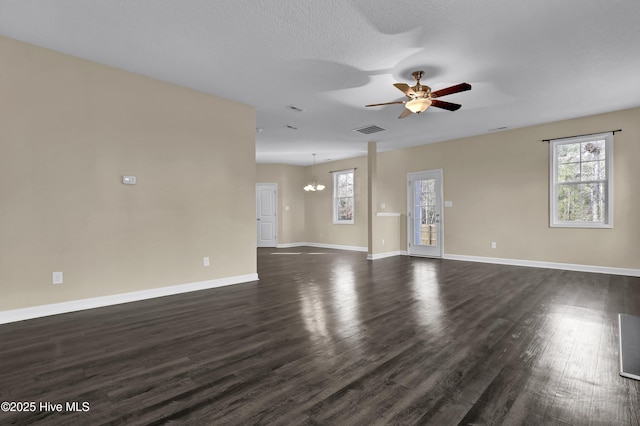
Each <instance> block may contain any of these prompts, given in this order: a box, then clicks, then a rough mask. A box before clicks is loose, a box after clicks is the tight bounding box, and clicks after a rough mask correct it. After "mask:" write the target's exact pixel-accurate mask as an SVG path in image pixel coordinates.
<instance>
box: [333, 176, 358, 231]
mask: <svg viewBox="0 0 640 426" xmlns="http://www.w3.org/2000/svg"><path fill="white" fill-rule="evenodd" d="M354 172H355V169H349V170H340V171H338V172H333V223H334V224H353V223H354V218H355V187H354Z"/></svg>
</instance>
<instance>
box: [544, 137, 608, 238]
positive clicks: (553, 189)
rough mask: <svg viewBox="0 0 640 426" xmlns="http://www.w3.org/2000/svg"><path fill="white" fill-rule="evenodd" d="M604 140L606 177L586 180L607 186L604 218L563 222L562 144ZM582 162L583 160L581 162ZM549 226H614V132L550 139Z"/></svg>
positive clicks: (606, 227)
mask: <svg viewBox="0 0 640 426" xmlns="http://www.w3.org/2000/svg"><path fill="white" fill-rule="evenodd" d="M600 140H604V141H605V142H604V144H605V159H604V162H605V178H604V180H600V179H598V180H593V181H585V183H589V182H593V183H595V182H602V183H604V188H605V201H604V210H605V212H604V219H603V221H602V222H563V221H560V220H559V219H558V207H559V204H558V186H559V185H558V184H559V183H558V153H557V148H558V147H559V146H561V145H571V144H577V143H580V144H581V143H584V142H594V141H600ZM580 163H582V161H581V162H580ZM549 172H550V178H549V183H550V190H549V195H550V199H549V210H550V211H549V213H550V214H549V226H550V227H551V228H596V229H598V228H600V229H603V228H604V229H609V228H613V132H608V133H598V134H593V135H588V136H576V137H572V138H562V139H551V140H550V141H549Z"/></svg>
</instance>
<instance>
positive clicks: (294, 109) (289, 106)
mask: <svg viewBox="0 0 640 426" xmlns="http://www.w3.org/2000/svg"><path fill="white" fill-rule="evenodd" d="M287 109H290V110H291V111H295V112H304V111H306V110H304V109H302V108H300V107H297V106H295V105H287Z"/></svg>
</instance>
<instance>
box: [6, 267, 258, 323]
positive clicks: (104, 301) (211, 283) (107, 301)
mask: <svg viewBox="0 0 640 426" xmlns="http://www.w3.org/2000/svg"><path fill="white" fill-rule="evenodd" d="M257 280H258V274H247V275H239V276H235V277H227V278H219V279H215V280H208V281H201V282H195V283H190V284H181V285H174V286H169V287H160V288H154V289H150V290H141V291H133V292H130V293H121V294H113V295H110V296H101V297H92V298H90V299H81V300H72V301H69V302H62V303H53V304H50V305H41V306H33V307H29V308H21V309H13V310H9V311H0V324H7V323H10V322H16V321H23V320H28V319H33V318H40V317H47V316H50V315H58V314H66V313H69V312H76V311H83V310H85V309H94V308H101V307H104V306H111V305H118V304H121V303H129V302H137V301H140V300H146V299H153V298H156V297H164V296H172V295H174V294H181V293H188V292H191V291H198V290H207V289H211V288H216V287H223V286H227V285H233V284H240V283H245V282H250V281H257Z"/></svg>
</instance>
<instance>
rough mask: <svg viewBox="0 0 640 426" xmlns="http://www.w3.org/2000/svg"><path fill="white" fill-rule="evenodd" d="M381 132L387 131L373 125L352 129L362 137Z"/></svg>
mask: <svg viewBox="0 0 640 426" xmlns="http://www.w3.org/2000/svg"><path fill="white" fill-rule="evenodd" d="M383 130H387V129H383V128H382V127H380V126H376V125H375V124H372V125H370V126H364V127H360V128H358V129H353V131H354V132H360V133H362V134H363V135H370V134H371V133H378V132H382V131H383Z"/></svg>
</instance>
